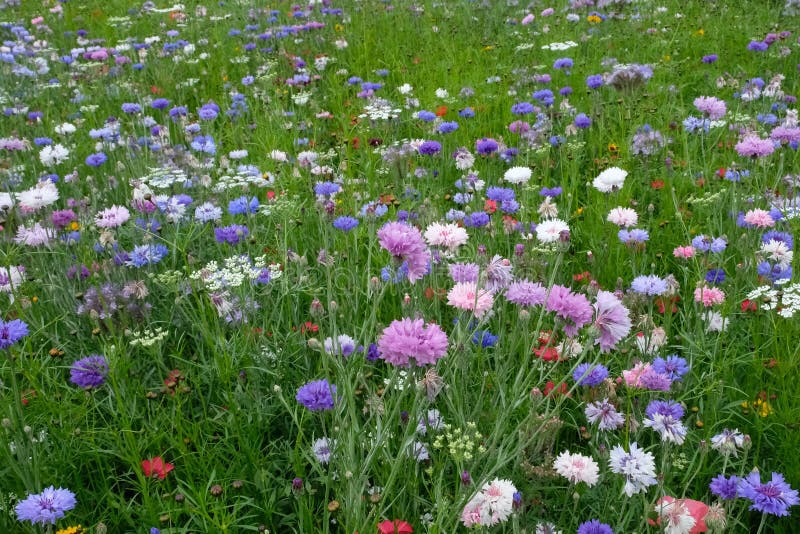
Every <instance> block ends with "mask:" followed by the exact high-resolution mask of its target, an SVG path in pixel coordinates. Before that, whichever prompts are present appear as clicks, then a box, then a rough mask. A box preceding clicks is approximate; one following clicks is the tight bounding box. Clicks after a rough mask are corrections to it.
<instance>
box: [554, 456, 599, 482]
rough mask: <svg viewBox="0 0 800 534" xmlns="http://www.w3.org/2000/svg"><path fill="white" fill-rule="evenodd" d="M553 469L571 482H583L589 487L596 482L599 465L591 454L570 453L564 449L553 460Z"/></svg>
mask: <svg viewBox="0 0 800 534" xmlns="http://www.w3.org/2000/svg"><path fill="white" fill-rule="evenodd" d="M553 469H555V470H556V472H557V473H558V474H559V475H561V476H562V477H564V478H566V479H567V480H569V481H570V482H572V483H573V484H578V483H580V482H585V483H586V485H587V486H589V487H591V486H594V485H595V484H597V481H598V480H599V478H600V467H599V466H598V465H597V462H595V461H594V459H592V457H591V456H584V455H582V454H571V453H570V452H569V451H564V452H562V453H561V454H559V455H558V458H556V459H555V461H554V462H553Z"/></svg>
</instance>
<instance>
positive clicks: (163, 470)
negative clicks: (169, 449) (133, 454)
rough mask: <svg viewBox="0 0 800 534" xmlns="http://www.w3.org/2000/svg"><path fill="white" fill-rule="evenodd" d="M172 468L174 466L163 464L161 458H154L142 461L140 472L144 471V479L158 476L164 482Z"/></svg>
mask: <svg viewBox="0 0 800 534" xmlns="http://www.w3.org/2000/svg"><path fill="white" fill-rule="evenodd" d="M174 467H175V466H174V465H172V464H170V463H167V462H165V461H164V459H163V458H161V456H156V457H155V458H150V459H149V460H142V471H144V476H146V477H149V476H151V475H154V476H158V478H159V479H160V480H164V478H165V477H166V476H167V473H169V472H170V471H172V469H173V468H174Z"/></svg>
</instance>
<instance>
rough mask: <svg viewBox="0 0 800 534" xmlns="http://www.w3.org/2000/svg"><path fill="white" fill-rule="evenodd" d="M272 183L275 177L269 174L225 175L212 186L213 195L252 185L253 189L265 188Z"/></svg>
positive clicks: (243, 173) (240, 173)
mask: <svg viewBox="0 0 800 534" xmlns="http://www.w3.org/2000/svg"><path fill="white" fill-rule="evenodd" d="M274 182H275V177H274V176H273V175H272V174H271V173H269V172H265V173H263V174H255V173H249V172H237V173H236V174H233V175H230V174H225V175H223V176H220V177H219V179H218V180H217V183H216V184H214V187H213V190H214V192H215V193H221V192H223V191H227V190H228V189H234V188H236V187H246V186H248V185H253V186H255V187H267V186H269V185H272V184H273V183H274Z"/></svg>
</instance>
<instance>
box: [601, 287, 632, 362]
mask: <svg viewBox="0 0 800 534" xmlns="http://www.w3.org/2000/svg"><path fill="white" fill-rule="evenodd" d="M594 308H595V310H596V312H597V315H596V316H595V320H594V325H595V326H596V327H597V328H598V329H599V330H600V337H599V338H597V339H596V340H595V343H599V344H600V350H601V351H602V352H608V351H609V350H611V349H613V348H614V347H616V346H617V343H619V341H620V340H621V339H622V338H624V337H625V336H627V335H628V333H629V332H630V331H631V318H630V313H629V312H628V308H626V307H625V305H624V304H622V302H621V301H620V300H619V299H618V298H617V297H616V295H614V293H611V292H609V291H600V292H599V293H597V300H596V301H595V304H594Z"/></svg>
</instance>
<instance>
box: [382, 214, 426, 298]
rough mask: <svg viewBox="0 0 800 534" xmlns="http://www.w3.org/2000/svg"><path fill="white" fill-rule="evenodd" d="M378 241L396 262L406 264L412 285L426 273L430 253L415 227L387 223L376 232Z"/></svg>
mask: <svg viewBox="0 0 800 534" xmlns="http://www.w3.org/2000/svg"><path fill="white" fill-rule="evenodd" d="M378 240H379V241H380V244H381V247H383V248H384V249H386V250H388V251H389V253H390V254H391V255H392V256H394V258H395V259H396V260H398V261H401V262H405V263H406V266H407V267H408V280H409V282H411V283H412V284H413V283H414V282H415V281H417V280H419V279H420V278H422V277H423V276H424V275H425V273H427V272H428V262H429V261H430V258H431V253H430V251H429V250H428V247H427V246H425V241H424V240H423V239H422V234H421V233H420V231H419V230H418V229H416V228H415V227H413V226H411V225H408V224H406V223H402V222H394V221H393V222H388V223H386V224H384V225H383V226H382V227H381V228H380V230H378Z"/></svg>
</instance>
